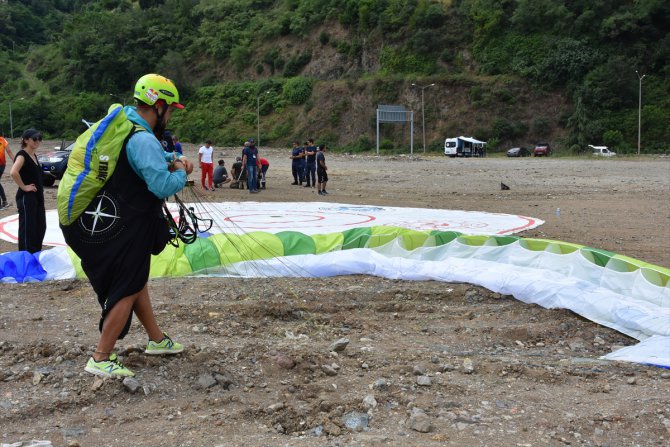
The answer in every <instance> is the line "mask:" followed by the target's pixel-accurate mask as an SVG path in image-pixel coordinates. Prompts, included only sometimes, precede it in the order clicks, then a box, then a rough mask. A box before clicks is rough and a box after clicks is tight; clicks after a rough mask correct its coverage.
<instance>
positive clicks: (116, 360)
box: [107, 355, 125, 368]
mask: <svg viewBox="0 0 670 447" xmlns="http://www.w3.org/2000/svg"><path fill="white" fill-rule="evenodd" d="M107 361H108V362H109V363H113V364H114V365H115V366H118V367H119V368H125V366H124V365H123V363H121V360H119V357H117V356H116V355H111V356H109V359H108V360H107Z"/></svg>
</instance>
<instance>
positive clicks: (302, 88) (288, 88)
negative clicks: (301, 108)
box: [284, 77, 312, 105]
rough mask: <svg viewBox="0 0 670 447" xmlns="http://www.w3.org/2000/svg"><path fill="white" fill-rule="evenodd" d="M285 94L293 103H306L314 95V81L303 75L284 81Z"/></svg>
mask: <svg viewBox="0 0 670 447" xmlns="http://www.w3.org/2000/svg"><path fill="white" fill-rule="evenodd" d="M284 96H285V97H286V99H287V100H288V102H290V103H291V104H294V105H299V104H304V103H305V102H307V100H308V99H309V98H310V97H311V96H312V81H311V80H310V79H308V78H303V77H296V78H291V79H289V80H287V81H286V82H285V83H284Z"/></svg>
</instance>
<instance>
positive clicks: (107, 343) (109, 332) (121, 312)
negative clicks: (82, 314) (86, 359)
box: [93, 292, 141, 362]
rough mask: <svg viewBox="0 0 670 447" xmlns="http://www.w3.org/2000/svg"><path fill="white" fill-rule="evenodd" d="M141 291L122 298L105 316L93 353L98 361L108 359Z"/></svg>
mask: <svg viewBox="0 0 670 447" xmlns="http://www.w3.org/2000/svg"><path fill="white" fill-rule="evenodd" d="M140 293H141V292H139V293H135V294H133V295H129V296H127V297H125V298H122V299H121V300H120V301H119V302H118V303H116V304H115V305H114V307H112V310H110V311H109V313H108V314H107V316H106V317H105V321H104V322H103V323H102V332H101V333H100V338H99V339H98V344H97V346H96V348H95V352H94V353H93V358H94V359H95V361H96V362H99V361H101V360H105V359H107V358H108V357H109V355H110V354H111V353H112V351H113V350H114V345H115V344H116V340H118V338H119V334H120V333H121V331H122V330H123V327H124V326H125V325H126V322H127V321H128V316H129V315H130V312H132V310H133V305H134V304H135V301H136V300H137V298H138V296H139V294H140Z"/></svg>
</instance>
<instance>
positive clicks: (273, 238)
mask: <svg viewBox="0 0 670 447" xmlns="http://www.w3.org/2000/svg"><path fill="white" fill-rule="evenodd" d="M200 205H201V208H199V209H198V212H199V213H201V215H202V217H204V218H208V219H212V220H213V221H214V222H215V223H216V225H215V226H213V227H212V229H211V230H209V231H208V232H207V233H202V234H200V236H201V237H199V238H198V239H197V240H196V242H195V243H193V244H191V245H184V244H181V245H179V246H178V247H173V246H168V247H166V249H165V250H164V251H163V252H162V253H161V254H160V255H158V256H155V257H153V258H152V265H151V276H152V277H154V278H160V277H166V276H169V277H175V276H188V275H219V276H228V275H236V276H244V277H272V276H284V277H323V276H335V275H352V274H368V275H376V276H380V277H385V278H394V279H405V280H418V281H422V280H436V281H444V282H465V283H470V284H476V285H479V286H482V287H486V288H488V289H490V290H492V291H494V292H499V293H502V294H506V295H512V296H514V297H515V298H516V299H518V300H521V301H523V302H526V303H535V304H538V305H540V306H543V307H546V308H565V309H570V310H572V311H573V312H575V313H577V314H579V315H582V316H583V317H585V318H588V319H590V320H592V321H594V322H596V323H599V324H602V325H604V326H608V327H610V328H613V329H615V330H617V331H620V332H622V333H624V334H626V335H628V336H630V337H633V338H635V339H637V340H639V341H640V343H639V344H638V345H635V346H631V347H628V348H625V349H622V350H619V351H616V352H614V353H611V354H609V355H608V356H606V357H605V358H607V359H612V360H625V361H632V362H639V363H648V364H654V365H660V366H665V367H668V368H670V285H669V278H670V270H669V269H667V268H663V267H659V266H655V265H651V264H647V263H645V262H642V261H638V260H635V259H632V258H628V257H626V256H622V255H618V254H615V253H611V252H608V251H604V250H599V249H595V248H589V247H585V246H582V245H578V244H572V243H567V242H560V241H553V240H544V239H524V238H519V237H516V236H512V234H513V233H515V232H519V231H522V230H524V229H530V228H534V227H536V226H537V225H540V224H542V223H543V222H542V221H541V220H539V219H534V218H530V217H524V216H510V215H505V214H489V213H479V212H470V211H452V210H424V209H417V208H392V207H376V206H363V205H346V204H337V203H320V202H315V203H299V204H298V203H284V204H281V203H264V204H259V203H253V202H244V203H225V204H210V203H208V204H206V205H207V206H206V208H203V207H202V205H203V204H200ZM54 216H55V213H54ZM47 219H48V223H47V225H48V227H51V229H52V230H53V231H52V233H49V232H48V233H47V237H51V238H52V239H51V241H52V243H53V244H54V245H59V241H57V240H56V238H57V237H58V234H57V232H56V231H55V230H54V229H53V224H49V222H50V220H49V213H48V214H47ZM15 221H16V216H10V217H8V218H5V219H2V220H0V237H3V238H8V239H9V240H12V237H15V236H14V234H13V231H14V227H13V225H14V224H15ZM55 222H56V223H55V225H56V229H57V220H56V221H55ZM61 237H62V236H61ZM19 254H20V256H19ZM14 255H17V256H14ZM28 266H30V268H28ZM75 277H77V278H83V277H84V274H83V272H82V270H81V265H80V261H79V259H78V258H77V257H76V255H74V253H73V252H72V251H71V250H69V249H68V248H67V247H64V246H57V247H56V248H53V249H50V250H45V251H42V252H40V253H37V254H35V255H34V256H33V255H30V254H28V253H26V252H14V253H9V254H5V255H0V282H1V281H4V282H15V281H31V280H56V279H66V278H75Z"/></svg>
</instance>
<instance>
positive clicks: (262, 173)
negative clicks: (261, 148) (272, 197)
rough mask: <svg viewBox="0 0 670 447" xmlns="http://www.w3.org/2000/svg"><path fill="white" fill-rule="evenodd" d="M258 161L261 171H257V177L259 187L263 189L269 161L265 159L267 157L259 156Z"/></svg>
mask: <svg viewBox="0 0 670 447" xmlns="http://www.w3.org/2000/svg"><path fill="white" fill-rule="evenodd" d="M259 163H260V167H261V171H260V172H259V173H258V179H259V180H260V182H261V189H265V174H266V173H267V172H268V169H270V162H269V161H268V160H267V158H263V157H261V159H260V162H259Z"/></svg>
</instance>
